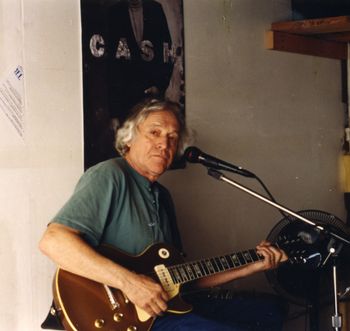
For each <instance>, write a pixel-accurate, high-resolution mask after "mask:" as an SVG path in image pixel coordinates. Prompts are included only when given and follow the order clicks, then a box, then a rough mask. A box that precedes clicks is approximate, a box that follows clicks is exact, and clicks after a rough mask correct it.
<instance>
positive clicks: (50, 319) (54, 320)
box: [41, 301, 65, 330]
mask: <svg viewBox="0 0 350 331" xmlns="http://www.w3.org/2000/svg"><path fill="white" fill-rule="evenodd" d="M41 328H42V329H50V330H65V329H64V327H63V325H62V323H61V320H60V318H59V317H58V313H57V309H56V307H55V304H54V302H53V301H52V304H51V307H50V310H49V313H48V314H47V316H46V318H45V321H44V322H43V323H42V324H41Z"/></svg>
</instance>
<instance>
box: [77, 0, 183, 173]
mask: <svg viewBox="0 0 350 331" xmlns="http://www.w3.org/2000/svg"><path fill="white" fill-rule="evenodd" d="M182 8H183V7H182V0H143V1H142V0H109V1H107V0H81V20H82V51H83V101H84V144H85V145H84V153H85V155H84V158H85V169H87V168H89V167H90V166H92V165H94V164H96V163H98V162H100V161H103V160H106V159H108V158H111V157H115V156H117V152H116V151H115V149H114V135H115V131H116V130H117V128H118V127H119V126H120V125H121V124H122V123H123V121H124V120H125V118H126V117H127V116H128V113H129V111H130V108H131V107H132V106H133V105H135V104H136V103H138V102H140V101H141V100H143V99H144V98H146V97H160V98H163V97H165V98H167V99H170V100H172V101H175V102H178V103H180V104H181V106H182V109H183V111H185V107H184V105H185V83H184V81H185V80H184V42H183V9H182Z"/></svg>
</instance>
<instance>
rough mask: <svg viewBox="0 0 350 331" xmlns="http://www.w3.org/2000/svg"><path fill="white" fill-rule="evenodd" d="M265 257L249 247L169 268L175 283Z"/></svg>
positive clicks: (243, 264) (234, 267) (230, 268)
mask: <svg viewBox="0 0 350 331" xmlns="http://www.w3.org/2000/svg"><path fill="white" fill-rule="evenodd" d="M263 259H264V257H263V256H261V255H259V254H258V253H257V251H256V250H255V249H249V250H245V251H241V252H238V253H232V254H227V255H221V256H217V257H212V258H207V259H203V260H198V261H193V262H186V263H183V264H177V265H173V266H169V267H167V269H168V271H169V273H170V275H171V278H172V280H173V282H174V284H183V283H187V282H189V281H192V280H196V279H200V278H203V277H206V276H210V275H214V274H216V273H219V272H223V271H226V270H232V269H237V268H240V267H242V266H245V265H248V264H251V263H254V262H257V261H260V260H263Z"/></svg>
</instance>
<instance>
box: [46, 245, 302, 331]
mask: <svg viewBox="0 0 350 331" xmlns="http://www.w3.org/2000/svg"><path fill="white" fill-rule="evenodd" d="M98 251H99V252H100V253H101V254H102V255H104V256H105V257H108V258H109V259H111V260H113V261H115V262H116V263H118V264H120V265H122V266H124V267H126V268H128V269H129V270H133V271H135V272H136V273H140V274H145V275H148V276H150V277H152V278H153V279H155V280H156V281H157V282H159V283H160V284H161V285H162V286H163V288H164V290H165V291H166V292H167V293H168V296H169V298H170V300H169V302H168V312H172V313H176V314H184V313H187V312H189V311H191V309H192V307H191V305H189V304H187V303H186V302H184V301H183V300H182V299H181V296H180V289H181V285H182V284H184V283H187V282H190V281H192V280H196V279H199V278H203V277H206V276H209V275H213V274H215V273H218V272H222V271H226V270H230V269H235V268H240V267H242V266H244V265H247V264H250V263H254V262H256V261H259V260H261V259H263V257H262V256H260V255H259V254H257V251H256V250H255V249H250V250H245V251H241V252H237V253H232V254H228V255H222V256H217V257H212V258H207V259H202V260H198V261H193V262H184V261H183V258H182V256H181V254H180V253H179V252H178V251H177V250H176V249H174V248H173V247H171V246H169V245H167V244H163V243H160V244H155V245H152V246H150V247H148V248H147V249H146V250H145V251H144V252H143V253H141V254H140V255H138V256H131V255H128V254H125V253H122V252H121V251H119V250H117V249H115V248H113V247H112V246H101V247H100V248H99V249H98ZM287 254H288V253H287ZM289 260H291V257H290V256H289ZM299 260H302V257H299V256H298V257H293V261H294V262H297V261H299ZM53 296H54V303H55V307H56V313H57V315H58V317H59V318H60V320H61V322H62V324H63V325H64V327H65V329H66V330H69V331H93V330H94V331H97V330H106V331H148V330H150V329H151V327H152V324H153V322H154V319H155V318H153V317H151V316H149V315H148V314H147V313H146V312H144V311H143V310H141V309H139V308H138V307H136V306H135V305H134V304H133V303H132V302H130V301H129V300H128V298H127V297H126V296H125V295H124V294H123V292H122V291H120V290H118V289H115V288H111V287H108V286H106V285H104V284H100V283H97V282H94V281H92V280H89V279H87V278H84V277H81V276H77V275H75V274H72V273H70V272H67V271H65V270H63V269H58V270H57V272H56V274H55V277H54V282H53Z"/></svg>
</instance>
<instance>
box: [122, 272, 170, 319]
mask: <svg viewBox="0 0 350 331" xmlns="http://www.w3.org/2000/svg"><path fill="white" fill-rule="evenodd" d="M122 291H123V293H124V294H125V295H126V296H127V298H128V299H129V300H130V301H131V302H132V303H134V304H135V305H136V306H137V307H139V308H141V309H142V310H144V311H145V312H146V313H147V314H149V315H151V316H153V317H154V316H159V315H162V313H163V312H165V311H166V310H167V301H168V300H169V297H168V295H167V293H166V292H165V291H164V290H163V288H162V286H161V285H160V284H158V283H156V282H155V281H154V280H153V279H152V278H149V277H147V276H144V275H138V274H135V273H133V272H130V274H128V277H127V279H126V282H125V284H124V286H123V289H122Z"/></svg>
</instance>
